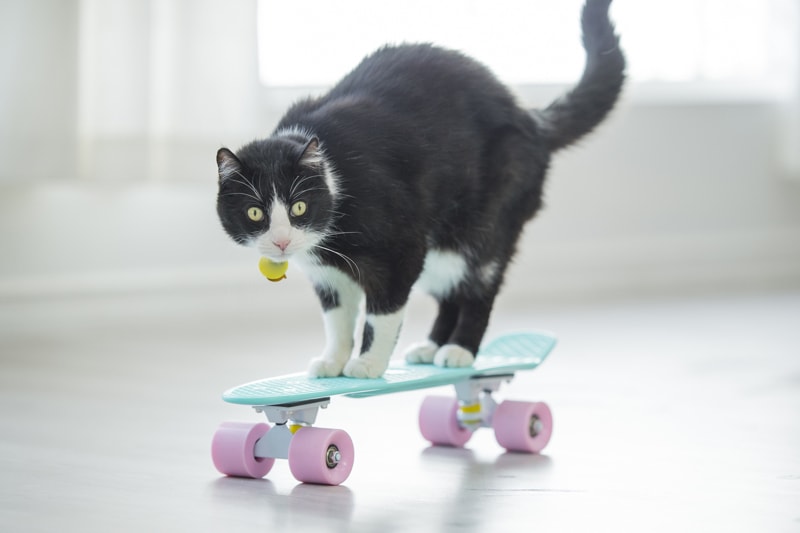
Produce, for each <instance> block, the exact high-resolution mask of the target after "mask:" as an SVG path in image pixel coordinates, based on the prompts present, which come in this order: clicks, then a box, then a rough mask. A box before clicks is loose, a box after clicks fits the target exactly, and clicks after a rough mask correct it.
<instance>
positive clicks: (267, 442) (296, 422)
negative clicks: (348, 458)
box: [253, 398, 341, 464]
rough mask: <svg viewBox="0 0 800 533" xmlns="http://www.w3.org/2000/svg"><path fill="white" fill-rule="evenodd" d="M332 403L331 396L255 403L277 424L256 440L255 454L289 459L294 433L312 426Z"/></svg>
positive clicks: (257, 409) (328, 461)
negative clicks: (314, 399) (298, 400)
mask: <svg viewBox="0 0 800 533" xmlns="http://www.w3.org/2000/svg"><path fill="white" fill-rule="evenodd" d="M330 403H331V399H330V398H321V399H319V400H316V401H309V402H296V403H292V404H284V405H254V406H253V409H254V410H255V411H256V412H257V413H264V414H265V415H266V416H267V420H269V421H270V422H272V423H273V424H275V427H273V428H272V429H271V430H270V431H268V432H267V434H266V435H264V436H263V437H261V438H260V439H258V441H256V444H255V449H254V453H255V456H256V457H262V458H263V457H270V458H274V459H288V458H289V446H290V444H291V442H292V437H293V436H294V434H295V433H297V431H298V430H299V429H300V428H302V427H310V426H312V425H313V424H314V422H316V420H317V413H319V410H320V409H326V408H327V407H328V405H329V404H330ZM340 456H341V454H340ZM326 462H327V463H329V464H330V463H331V461H330V457H327V456H326ZM336 462H338V459H337V461H336Z"/></svg>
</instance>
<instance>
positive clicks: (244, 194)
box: [220, 192, 261, 202]
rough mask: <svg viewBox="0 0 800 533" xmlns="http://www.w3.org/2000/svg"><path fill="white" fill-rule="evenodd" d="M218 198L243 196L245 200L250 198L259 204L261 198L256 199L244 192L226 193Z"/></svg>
mask: <svg viewBox="0 0 800 533" xmlns="http://www.w3.org/2000/svg"><path fill="white" fill-rule="evenodd" d="M220 196H245V197H247V198H252V199H253V200H255V201H256V202H261V198H256V197H255V196H253V195H252V194H247V193H246V192H226V193H222V194H221V195H220Z"/></svg>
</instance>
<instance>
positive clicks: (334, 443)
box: [289, 427, 355, 485]
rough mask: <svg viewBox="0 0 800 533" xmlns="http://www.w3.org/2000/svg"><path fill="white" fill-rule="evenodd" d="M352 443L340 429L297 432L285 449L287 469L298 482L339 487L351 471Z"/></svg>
mask: <svg viewBox="0 0 800 533" xmlns="http://www.w3.org/2000/svg"><path fill="white" fill-rule="evenodd" d="M354 455H355V454H354V450H353V441H352V439H351V438H350V435H348V434H347V433H346V432H344V431H342V430H340V429H324V428H313V427H304V428H300V429H299V430H298V431H297V433H295V434H294V437H292V442H291V444H290V445H289V469H290V470H291V471H292V475H293V476H294V477H295V479H297V480H298V481H302V482H303V483H317V484H320V485H339V484H340V483H342V482H344V480H345V479H347V477H348V476H349V475H350V471H351V470H352V469H353V457H354Z"/></svg>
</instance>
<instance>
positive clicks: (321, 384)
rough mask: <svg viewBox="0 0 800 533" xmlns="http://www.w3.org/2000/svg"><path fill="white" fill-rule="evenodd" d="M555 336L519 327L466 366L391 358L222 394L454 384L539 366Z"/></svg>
mask: <svg viewBox="0 0 800 533" xmlns="http://www.w3.org/2000/svg"><path fill="white" fill-rule="evenodd" d="M555 344H556V339H555V337H553V336H552V335H548V334H545V333H517V334H510V335H504V336H502V337H498V338H497V339H494V340H493V341H491V342H489V343H488V344H486V345H485V346H484V347H482V348H481V350H480V351H479V352H478V357H477V358H476V360H475V364H474V365H473V366H471V367H468V368H441V367H437V366H434V365H425V364H409V363H406V362H405V361H392V362H391V364H390V365H389V368H388V369H387V370H386V372H385V373H384V375H383V377H382V378H378V379H358V378H347V377H337V378H309V377H308V376H306V374H305V373H302V372H301V373H296V374H289V375H286V376H278V377H274V378H266V379H261V380H258V381H253V382H251V383H245V384H244V385H239V386H238V387H234V388H232V389H230V390H228V391H226V392H225V393H224V394H223V395H222V398H223V399H224V400H225V401H226V402H229V403H235V404H242V405H281V404H290V403H296V402H305V401H310V400H316V399H320V398H327V397H331V396H341V395H345V396H350V397H353V398H366V397H369V396H377V395H380V394H390V393H393V392H402V391H410V390H417V389H427V388H431V387H438V386H441V385H451V384H455V383H457V382H459V381H463V380H465V379H469V378H472V377H476V376H491V375H498V374H513V373H514V372H516V371H518V370H532V369H534V368H536V367H537V366H539V365H540V364H541V363H542V362H543V361H544V360H545V358H547V355H548V354H549V353H550V351H551V350H552V349H553V347H554V346H555Z"/></svg>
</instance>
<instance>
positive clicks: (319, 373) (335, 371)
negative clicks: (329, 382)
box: [308, 357, 344, 378]
mask: <svg viewBox="0 0 800 533" xmlns="http://www.w3.org/2000/svg"><path fill="white" fill-rule="evenodd" d="M343 368H344V365H342V364H340V363H339V362H338V361H332V360H331V359H328V358H327V357H317V358H316V359H312V360H311V364H310V365H308V377H310V378H335V377H336V376H341V375H342V369H343Z"/></svg>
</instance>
